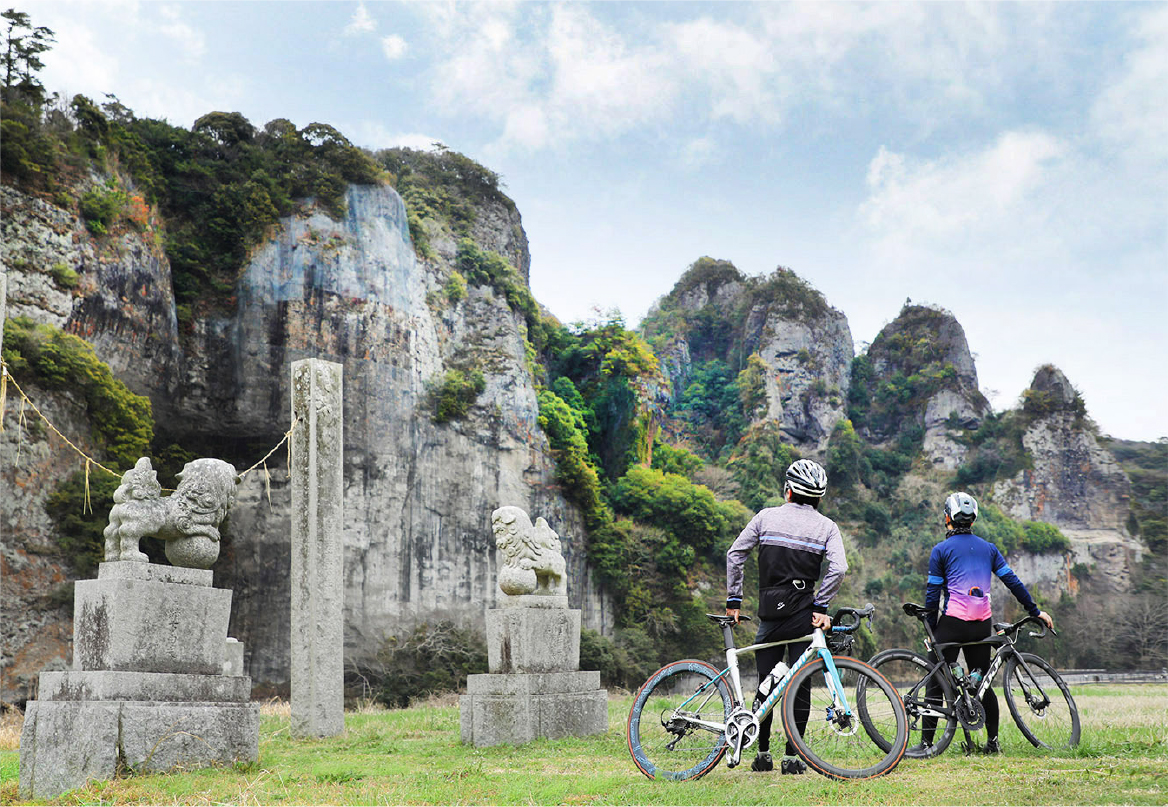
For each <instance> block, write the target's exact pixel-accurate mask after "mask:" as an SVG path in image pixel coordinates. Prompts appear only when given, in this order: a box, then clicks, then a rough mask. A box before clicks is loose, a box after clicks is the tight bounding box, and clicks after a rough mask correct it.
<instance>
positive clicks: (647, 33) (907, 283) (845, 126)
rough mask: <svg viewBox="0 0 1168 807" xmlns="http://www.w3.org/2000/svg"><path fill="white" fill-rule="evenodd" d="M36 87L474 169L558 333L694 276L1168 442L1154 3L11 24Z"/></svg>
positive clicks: (344, 10) (34, 9)
mask: <svg viewBox="0 0 1168 807" xmlns="http://www.w3.org/2000/svg"><path fill="white" fill-rule="evenodd" d="M19 8H20V9H21V10H26V11H28V12H29V13H30V14H31V15H32V18H33V21H34V23H35V24H37V25H47V26H48V27H50V28H52V29H53V30H54V31H55V32H56V34H57V40H58V44H57V47H56V48H55V50H53V51H52V52H50V53H48V54H46V56H45V63H46V67H45V70H44V71H43V74H42V75H43V78H44V81H45V84H46V86H47V87H48V89H49V90H50V91H58V92H61V93H62V94H63V95H68V96H71V95H72V94H73V93H78V92H80V93H85V94H87V95H90V96H92V97H94V98H96V99H100V98H101V96H102V94H103V93H107V92H111V93H114V94H116V95H117V96H118V97H119V98H120V99H121V101H122V102H123V103H125V104H126V105H127V106H129V107H131V108H132V109H134V110H135V112H136V113H137V114H138V115H140V116H150V117H161V118H166V119H167V120H169V121H170V122H172V123H174V124H178V125H183V126H190V125H191V124H192V123H193V122H194V120H195V119H196V118H197V117H199V116H200V115H202V114H204V113H206V112H208V111H211V110H222V111H238V112H242V113H243V114H244V115H245V116H246V117H247V118H249V119H250V120H251V121H252V123H254V124H256V125H257V126H262V125H263V124H264V123H265V122H267V121H268V120H271V119H273V118H277V117H284V118H289V119H290V120H292V121H293V122H294V123H296V124H297V125H298V126H304V125H306V124H308V123H311V122H313V121H321V122H324V123H329V124H332V125H333V126H335V127H336V128H338V129H339V130H341V131H342V132H344V133H345V134H346V135H347V136H348V137H349V138H350V139H351V140H353V141H354V142H355V143H357V144H359V145H363V146H368V147H371V148H380V147H385V146H390V145H410V146H414V147H426V146H428V145H429V144H430V143H432V142H434V141H441V142H443V143H445V144H446V145H448V146H449V147H451V148H454V149H456V150H458V151H461V152H463V153H465V154H467V155H469V156H471V157H473V158H475V159H477V160H479V161H480V162H482V163H484V164H485V165H487V166H488V167H489V168H491V169H492V170H495V171H497V172H498V173H500V174H501V175H502V177H503V179H504V182H505V183H506V189H507V191H508V193H509V194H510V195H511V196H512V198H514V199H515V201H516V203H517V205H518V207H519V210H520V212H521V213H522V215H523V219H524V226H525V229H526V230H527V235H528V238H529V239H530V242H531V252H532V269H531V284H532V290H533V291H534V293H535V295H536V297H537V299H539V300H540V301H541V302H542V303H543V304H544V305H546V306H547V307H548V308H549V309H550V310H551V311H552V312H553V313H554V314H556V315H557V316H558V317H559V318H560V319H562V320H564V321H567V322H572V321H577V320H587V319H590V318H591V317H592V316H593V315H594V311H595V310H596V309H598V308H599V309H602V310H609V309H612V308H619V309H620V310H621V311H622V312H623V313H624V315H625V318H626V320H627V321H628V322H629V324H635V323H636V322H637V321H639V319H640V318H641V317H642V316H643V315H644V314H645V312H646V311H647V310H648V309H649V307H650V306H651V305H652V303H653V302H654V300H655V299H657V298H658V297H660V296H661V295H663V294H665V293H667V292H668V291H669V290H670V289H671V288H672V286H673V284H674V283H675V282H676V280H677V278H678V277H679V276H680V275H681V273H682V272H683V271H684V270H685V268H686V267H687V266H688V265H689V264H690V263H692V262H693V261H694V260H696V259H697V258H699V257H701V256H703V255H709V256H712V257H716V258H723V259H727V260H731V261H733V262H734V263H735V265H737V266H738V267H739V268H740V269H741V270H743V271H744V272H746V273H748V274H761V273H765V272H769V271H771V270H773V269H774V268H775V267H776V266H780V265H781V266H785V267H788V268H791V269H793V270H795V271H796V272H797V273H798V274H800V275H801V276H802V277H804V278H806V279H807V280H809V281H810V282H811V283H812V284H813V285H815V286H816V287H817V288H818V289H819V290H820V291H822V292H823V293H824V295H825V296H826V297H827V299H828V301H829V302H830V303H831V304H832V305H834V306H835V307H837V308H839V309H840V310H842V311H843V312H844V313H845V314H847V316H848V319H849V322H850V324H851V327H852V333H853V337H854V339H855V341H856V343H857V345H860V344H861V343H864V342H868V341H871V340H872V339H873V338H874V337H875V336H876V334H877V333H878V332H879V330H880V328H881V327H882V326H883V325H884V324H885V323H887V322H888V321H889V320H891V319H892V318H893V317H895V316H896V314H897V312H898V311H899V310H900V307H901V305H902V304H903V303H904V301H905V299H906V298H912V300H913V301H914V302H927V303H932V304H937V305H941V306H944V307H945V308H948V309H949V310H951V311H952V312H953V313H954V314H955V315H956V316H957V318H958V320H959V321H960V322H961V323H962V325H963V326H964V328H965V331H966V334H967V336H968V338H969V342H970V347H971V349H972V350H973V351H974V353H975V356H976V357H977V367H978V373H979V378H980V381H981V384H982V386H983V389H984V390H985V391H986V392H987V394H989V396H990V398H991V401H993V403H994V404H995V406H996V407H998V408H1003V407H1005V406H1009V405H1011V404H1013V403H1014V402H1015V401H1016V399H1017V397H1018V395H1019V394H1020V393H1021V391H1022V390H1023V389H1024V388H1025V387H1026V386H1027V385H1028V384H1029V382H1030V379H1031V377H1032V374H1033V372H1034V370H1035V368H1036V367H1038V366H1039V365H1040V364H1043V363H1046V362H1050V363H1053V364H1056V365H1057V366H1059V367H1060V368H1061V369H1062V370H1063V371H1064V372H1065V373H1066V374H1067V376H1068V377H1069V378H1070V379H1071V381H1072V382H1073V383H1074V384H1076V386H1078V387H1079V389H1080V391H1081V392H1082V393H1083V396H1084V398H1085V400H1086V402H1087V406H1088V410H1089V412H1090V413H1091V415H1092V416H1093V417H1094V418H1095V419H1096V421H1097V422H1098V423H1099V425H1100V427H1101V429H1102V430H1103V431H1104V432H1105V433H1109V434H1112V435H1114V436H1117V437H1123V438H1128V439H1145V440H1154V439H1157V438H1158V437H1160V436H1163V435H1166V434H1168V423H1166V418H1165V411H1166V409H1168V407H1166V404H1168V380H1166V376H1168V373H1166V372H1165V368H1166V367H1168V361H1166V360H1165V355H1166V351H1168V317H1166V316H1165V312H1166V311H1168V4H1165V3H1134V4H1125V3H1099V4H1095V3H1053V4H1043V3H1020V4H1012V3H992V4H956V3H925V4H912V3H892V2H882V3H870V4H846V3H825V2H820V3H807V4H793V3H777V2H773V3H772V2H767V3H730V2H726V3H709V4H707V3H665V2H661V3H625V2H608V3H556V4H546V3H460V4H451V3H422V2H411V3H378V2H364V3H354V2H317V3H313V2H297V3H289V2H248V3H234V2H216V3H195V2H182V3H121V2H116V3H101V2H34V3H31V4H25V5H23V6H20V7H19Z"/></svg>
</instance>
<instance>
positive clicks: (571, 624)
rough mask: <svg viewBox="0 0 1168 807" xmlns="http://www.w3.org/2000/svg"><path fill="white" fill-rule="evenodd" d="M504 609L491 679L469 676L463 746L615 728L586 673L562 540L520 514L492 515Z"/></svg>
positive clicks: (492, 646)
mask: <svg viewBox="0 0 1168 807" xmlns="http://www.w3.org/2000/svg"><path fill="white" fill-rule="evenodd" d="M492 528H493V530H494V533H495V546H496V547H497V548H498V550H499V595H498V597H499V605H500V607H498V608H492V609H489V610H488V611H487V661H488V665H489V669H490V673H486V674H483V675H470V676H467V682H466V690H467V694H465V695H463V696H462V698H461V699H460V702H459V708H460V712H461V714H460V719H461V729H462V741H463V742H464V743H466V744H468V745H476V746H486V745H499V744H501V743H512V744H515V745H519V744H522V743H527V742H531V741H532V740H534V739H536V738H539V737H549V738H557V737H582V736H585V735H589V734H600V733H602V732H604V731H605V730H607V728H608V693H607V692H605V690H603V689H601V688H600V673H599V672H585V671H581V670H580V611H579V610H576V609H569V608H568V590H567V577H566V575H565V566H564V558H563V555H562V554H560V541H559V537H558V536H557V535H556V533H555V532H553V531H552V529H551V528H550V527H549V526H548V524H547V522H546V521H545V520H544V519H542V518H540V519H537V520H536V522H535V524H534V525H532V523H531V520H530V519H529V518H528V516H527V513H525V512H524V511H523V510H521V509H520V508H518V507H501V508H499V509H498V510H496V511H495V512H494V513H493V514H492Z"/></svg>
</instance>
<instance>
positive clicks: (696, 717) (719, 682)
mask: <svg viewBox="0 0 1168 807" xmlns="http://www.w3.org/2000/svg"><path fill="white" fill-rule="evenodd" d="M733 703H734V699H733V697H732V696H731V695H730V687H729V685H728V684H727V683H726V680H725V679H724V678H722V677H721V675H720V673H719V672H718V670H717V669H716V668H715V667H714V666H713V665H711V664H707V663H706V662H704V661H698V660H696V659H687V660H685V661H675V662H673V663H672V664H666V665H665V666H664V667H662V668H661V669H660V670H658V671H657V672H655V673H653V674H652V675H651V676H649V680H648V681H646V682H645V683H644V684H643V685H642V686H641V689H640V690H639V691H638V692H637V697H636V698H634V699H633V708H632V709H630V710H629V722H628V743H629V753H631V754H632V755H633V762H635V763H636V765H637V768H639V769H640V771H641V773H643V774H645V775H646V776H648V777H649V778H650V779H658V778H660V779H674V780H682V779H697V778H698V777H700V776H705V775H706V774H707V773H709V772H710V770H712V769H713V767H714V766H715V765H717V764H718V760H720V759H721V758H722V755H723V754H725V753H726V733H725V730H724V728H714V727H708V726H702V725H699V723H698V722H697V721H707V722H710V723H716V724H718V725H719V726H722V727H724V725H725V722H726V718H727V717H728V716H729V715H730V712H731V710H732V708H733Z"/></svg>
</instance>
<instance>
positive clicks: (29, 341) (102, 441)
mask: <svg viewBox="0 0 1168 807" xmlns="http://www.w3.org/2000/svg"><path fill="white" fill-rule="evenodd" d="M4 360H5V361H6V362H7V363H8V366H9V367H10V368H11V371H12V373H13V375H14V376H15V377H16V378H17V379H18V380H19V381H20V382H22V384H23V383H31V384H36V385H37V386H39V387H41V388H43V389H47V390H57V391H63V392H66V393H67V394H69V395H70V396H71V397H73V398H74V399H75V400H78V401H79V402H80V403H82V405H83V406H84V408H85V415H86V418H87V420H88V422H89V424H90V428H91V430H92V435H93V439H94V442H95V444H96V447H95V449H93V452H92V453H94V454H95V455H96V457H95V458H96V459H97V460H98V461H100V462H103V463H104V464H106V465H112V466H113V467H112V470H114V471H117V472H119V473H120V472H121V471H124V470H127V469H129V468H130V467H131V466H133V464H134V463H135V462H136V461H137V460H138V458H139V457H142V456H146V455H147V454H149V449H150V442H151V440H153V438H154V417H153V410H152V408H151V405H150V399H149V398H146V397H144V396H141V395H135V394H134V393H132V392H130V390H129V389H127V388H126V385H125V384H123V383H122V382H121V381H119V380H118V379H116V378H114V376H113V373H111V372H110V369H109V365H107V364H105V362H103V361H101V360H100V359H99V358H97V355H96V354H95V353H94V352H93V347H92V346H91V345H90V344H89V343H88V342H86V341H85V340H83V339H80V338H78V337H76V336H73V335H72V334H68V333H65V332H64V331H61V330H59V329H57V328H53V327H52V326H49V325H38V324H36V323H34V322H33V321H32V320H31V319H29V318H27V317H17V318H14V319H9V320H6V321H5V322H4ZM84 462H85V461H84V460H82V459H81V458H80V457H79V458H78V464H79V465H82V466H83V465H84ZM88 477H89V478H88V481H87V480H86V473H85V471H84V470H78V471H76V472H74V473H73V474H72V475H71V476H70V477H69V478H68V479H66V480H65V481H64V482H62V483H61V484H60V485H58V486H57V488H56V489H55V490H54V491H53V492H52V493H51V494H49V497H48V499H47V500H46V502H45V512H46V513H48V515H49V516H50V517H51V518H52V519H53V522H54V523H55V524H56V526H57V541H58V543H59V545H60V546H61V548H62V549H63V550H64V551H65V553H66V554H67V555H68V556H69V558H70V560H71V562H72V563H73V565H74V567H75V568H76V570H77V572H78V573H79V574H82V575H86V574H89V573H90V572H92V571H93V569H94V568H96V565H97V563H98V562H99V561H101V559H102V557H103V553H104V538H103V536H102V531H103V530H104V528H105V525H106V523H107V520H108V516H109V511H110V507H111V506H112V505H113V493H114V490H115V489H116V488H117V486H118V484H119V478H118V477H115V476H112V475H110V474H107V473H106V472H105V471H102V470H101V469H99V468H94V467H91V468H90V470H89V474H88ZM87 488H88V491H87Z"/></svg>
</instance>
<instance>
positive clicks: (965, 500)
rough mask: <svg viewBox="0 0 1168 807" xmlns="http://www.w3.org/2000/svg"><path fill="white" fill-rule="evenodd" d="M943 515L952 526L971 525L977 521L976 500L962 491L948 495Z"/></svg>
mask: <svg viewBox="0 0 1168 807" xmlns="http://www.w3.org/2000/svg"><path fill="white" fill-rule="evenodd" d="M945 515H947V516H949V520H950V521H952V522H953V523H954V524H957V525H969V524H972V523H973V522H974V521H975V520H976V519H977V499H975V498H973V497H972V496H970V495H969V494H968V493H965V492H964V491H958V492H957V493H950V494H949V498H947V499H946V500H945Z"/></svg>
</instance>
